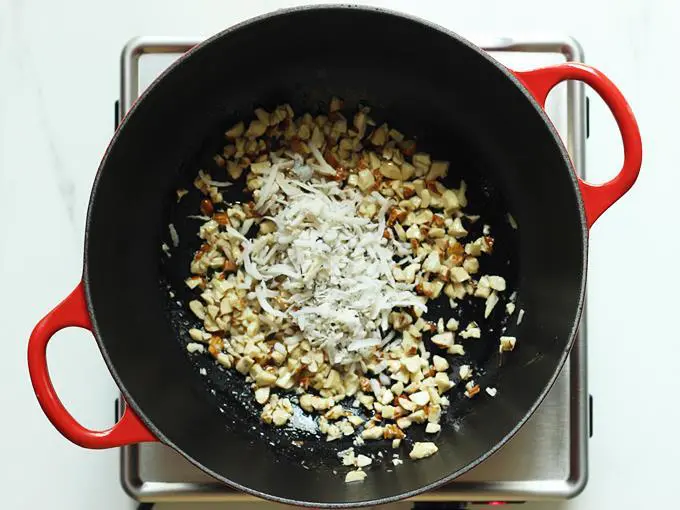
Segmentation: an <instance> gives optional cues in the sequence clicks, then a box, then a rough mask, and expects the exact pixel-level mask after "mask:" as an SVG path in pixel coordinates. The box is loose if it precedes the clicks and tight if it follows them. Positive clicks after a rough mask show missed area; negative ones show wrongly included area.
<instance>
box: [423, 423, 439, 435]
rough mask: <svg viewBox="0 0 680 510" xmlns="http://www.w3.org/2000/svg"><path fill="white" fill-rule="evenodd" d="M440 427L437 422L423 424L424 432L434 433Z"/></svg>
mask: <svg viewBox="0 0 680 510" xmlns="http://www.w3.org/2000/svg"><path fill="white" fill-rule="evenodd" d="M441 429H442V426H441V425H439V423H428V424H427V425H426V426H425V433H426V434H436V433H437V432H439V431H440V430H441Z"/></svg>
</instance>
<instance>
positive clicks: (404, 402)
mask: <svg viewBox="0 0 680 510" xmlns="http://www.w3.org/2000/svg"><path fill="white" fill-rule="evenodd" d="M397 401H398V402H399V405H400V406H401V407H403V408H404V409H406V410H407V411H409V412H412V411H415V410H416V404H415V403H414V402H412V401H411V400H409V399H407V398H404V397H399V398H398V399H397Z"/></svg>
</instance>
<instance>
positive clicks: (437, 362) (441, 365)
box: [432, 354, 449, 372]
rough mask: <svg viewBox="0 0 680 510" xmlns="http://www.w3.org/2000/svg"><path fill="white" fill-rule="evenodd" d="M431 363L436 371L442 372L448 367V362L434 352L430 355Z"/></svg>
mask: <svg viewBox="0 0 680 510" xmlns="http://www.w3.org/2000/svg"><path fill="white" fill-rule="evenodd" d="M432 363H433V364H434V369H435V370H436V371H437V372H444V371H446V370H448V368H449V362H448V361H446V358H442V357H441V356H437V355H436V354H435V355H434V356H433V357H432Z"/></svg>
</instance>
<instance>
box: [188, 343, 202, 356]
mask: <svg viewBox="0 0 680 510" xmlns="http://www.w3.org/2000/svg"><path fill="white" fill-rule="evenodd" d="M187 352H188V353H189V354H194V353H195V352H198V353H201V354H202V353H204V352H205V347H204V346H203V344H199V343H197V342H189V343H188V344H187Z"/></svg>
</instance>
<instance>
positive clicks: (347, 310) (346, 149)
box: [171, 98, 516, 482]
mask: <svg viewBox="0 0 680 510" xmlns="http://www.w3.org/2000/svg"><path fill="white" fill-rule="evenodd" d="M341 109H342V101H341V100H339V99H337V98H333V99H332V100H331V102H330V111H329V114H328V115H318V116H316V117H313V116H312V115H310V114H309V113H306V114H304V115H303V116H301V117H298V118H294V114H293V111H292V109H291V107H290V106H288V105H284V106H279V107H277V108H276V109H275V110H274V111H273V112H268V111H266V110H264V109H257V110H255V119H254V120H252V121H251V122H250V123H248V124H247V125H246V124H245V123H243V122H240V123H238V124H236V125H235V126H233V127H232V128H231V129H229V130H228V131H227V132H226V138H227V140H228V145H226V147H225V148H224V151H223V154H220V155H217V156H215V161H216V163H217V164H218V165H219V166H220V167H223V168H225V169H226V171H227V173H228V175H229V176H230V177H231V178H232V179H233V180H238V179H240V178H241V177H242V173H243V172H246V176H245V182H246V186H247V189H248V190H249V191H250V192H251V193H252V201H250V202H247V203H229V204H226V203H224V202H223V197H222V194H221V192H220V189H221V187H223V186H228V185H229V184H230V183H224V182H217V181H214V180H212V177H211V176H210V175H208V174H207V173H205V172H203V171H201V172H199V176H198V177H197V179H196V180H195V182H194V184H195V186H196V187H197V188H198V189H199V190H200V191H201V192H202V193H203V194H204V195H205V198H204V199H203V200H202V202H201V205H200V212H201V215H200V217H201V218H202V219H204V223H203V224H202V225H201V226H200V230H199V235H200V237H201V239H202V240H203V244H202V246H201V248H200V249H199V250H198V251H197V252H196V254H195V257H194V259H193V261H192V262H191V267H190V271H191V276H189V277H188V278H187V280H186V284H187V285H188V286H189V287H190V288H192V289H196V291H197V293H200V295H199V296H197V298H196V299H195V300H193V301H191V302H190V303H189V308H190V309H191V311H192V312H193V313H194V314H195V315H196V317H198V318H199V319H200V320H201V321H202V322H203V328H201V329H191V330H190V331H189V334H190V336H191V342H190V343H189V344H188V345H187V350H188V351H189V352H190V353H203V352H205V351H206V350H207V351H208V352H209V354H210V355H211V356H213V357H214V358H215V360H216V362H217V363H219V364H221V365H222V366H223V367H224V368H225V369H229V370H236V371H238V372H240V373H241V374H242V375H243V377H245V378H246V381H247V382H249V383H251V384H252V387H253V390H254V398H255V400H256V401H257V402H258V403H259V404H260V405H262V413H261V419H262V421H263V422H264V423H266V424H268V425H272V426H284V425H286V424H287V423H288V421H289V420H290V419H291V417H292V416H293V407H294V406H296V405H297V406H299V407H301V408H302V410H304V411H305V412H307V413H309V414H312V415H316V416H317V423H318V428H319V431H320V432H321V433H322V434H323V435H324V436H325V437H326V440H327V441H334V440H337V439H340V438H342V437H345V436H351V437H353V438H354V447H355V448H360V447H361V445H363V444H364V442H365V441H375V440H391V441H392V446H393V448H395V449H396V448H399V446H400V443H401V440H402V439H403V438H404V437H405V436H406V434H408V429H409V427H412V426H414V425H421V426H422V427H424V428H425V432H426V433H427V434H432V435H433V438H434V437H436V434H437V433H438V432H439V431H440V430H441V426H440V423H439V422H440V418H441V416H442V412H443V409H444V408H446V407H447V406H448V405H449V399H448V397H447V393H448V392H449V391H451V390H452V388H454V386H455V384H454V382H453V380H452V379H456V380H460V381H461V383H460V386H461V387H460V388H459V389H458V391H462V392H464V394H465V396H466V397H468V398H475V396H476V395H477V394H478V393H480V391H481V389H480V387H479V385H478V384H476V383H475V381H474V375H475V372H474V367H471V366H469V365H463V366H461V367H460V368H459V369H458V371H457V372H458V373H456V374H455V375H454V374H452V373H451V368H450V367H449V362H448V361H447V359H446V355H449V356H451V355H453V356H456V355H462V354H464V345H463V344H462V343H459V342H457V339H458V338H459V339H462V340H463V341H473V342H474V341H496V342H498V346H499V347H498V348H499V351H509V350H512V349H513V348H514V346H515V342H516V339H515V338H514V337H506V336H504V337H500V338H498V339H480V337H481V330H480V328H479V327H478V325H477V324H476V323H474V322H471V323H468V324H459V323H458V321H456V320H455V319H448V320H446V319H444V318H440V319H439V320H438V321H437V322H430V321H427V320H425V318H424V317H423V313H424V312H426V311H427V307H428V301H430V300H432V299H437V298H440V296H441V297H442V298H444V299H447V300H448V303H449V305H450V306H451V307H452V308H455V307H456V306H457V301H459V300H462V299H464V298H467V297H468V296H473V297H476V298H479V299H483V300H485V312H484V316H485V317H488V316H489V315H490V314H491V313H492V311H493V310H494V307H495V306H496V304H497V303H498V301H499V297H498V296H499V294H501V293H505V292H508V290H507V289H506V282H505V279H504V278H503V277H502V276H499V275H489V274H481V273H480V264H479V259H480V258H482V257H488V256H490V255H491V254H492V252H493V248H494V238H493V237H492V236H491V232H490V228H489V227H488V226H485V227H484V235H482V236H480V237H478V238H475V239H471V238H469V236H468V231H467V229H466V224H467V225H468V226H469V224H470V223H472V222H475V221H480V218H478V217H474V216H468V215H466V214H465V213H464V208H465V207H466V205H467V198H466V184H465V182H464V181H461V183H460V186H459V187H458V188H456V189H451V188H447V187H446V186H444V185H443V184H442V183H441V182H440V179H442V178H444V177H446V175H447V172H448V168H449V164H448V162H445V161H436V160H433V159H432V158H431V157H430V155H429V154H425V153H421V152H416V144H415V142H414V141H413V140H410V139H407V138H406V137H405V136H404V135H403V134H402V133H400V132H399V131H397V130H395V129H393V128H390V127H389V126H388V125H387V124H383V125H380V126H377V125H376V124H375V123H374V122H373V121H372V119H371V117H370V116H369V113H370V112H369V109H368V108H361V109H359V111H358V112H357V113H356V114H355V115H354V117H353V119H352V120H351V121H349V120H347V119H346V118H345V117H344V116H343V114H342V113H341ZM184 193H185V190H179V191H178V200H179V199H181V198H182V195H183V194H184ZM172 233H173V229H172V226H171V234H172ZM174 234H175V235H174V236H173V243H175V244H177V243H178V240H177V239H176V232H175V233H174ZM513 301H514V299H513V298H510V299H509V300H507V304H506V310H505V311H501V312H498V313H508V314H510V313H512V312H513V311H514V304H513ZM425 338H429V339H431V342H432V344H433V345H434V347H433V352H430V351H429V350H428V348H427V346H426V343H425V342H424V339H425ZM485 391H486V393H487V394H488V395H490V396H495V395H496V389H495V388H486V389H485ZM367 417H368V419H366V418H367ZM436 452H437V446H436V445H435V443H434V442H416V443H414V445H413V448H412V449H411V451H410V452H409V457H410V458H411V459H414V460H415V459H422V458H425V457H429V456H431V455H433V454H435V453H436ZM338 456H339V458H340V461H341V463H342V464H343V465H346V466H351V467H352V468H353V470H351V471H349V472H348V473H347V474H346V478H345V480H346V481H347V482H355V481H357V482H358V481H362V480H363V479H364V478H365V477H366V472H365V471H364V469H363V468H365V467H367V466H369V465H370V464H371V463H372V459H371V457H368V456H366V455H361V454H355V452H354V449H353V448H350V449H348V450H344V451H342V452H339V454H338ZM401 462H402V461H401V460H400V459H399V458H398V455H395V458H394V459H393V460H392V464H393V465H395V466H398V465H399V464H401Z"/></svg>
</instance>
